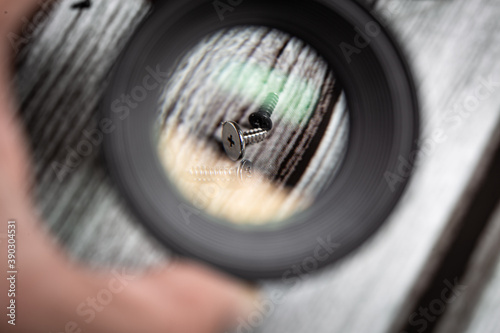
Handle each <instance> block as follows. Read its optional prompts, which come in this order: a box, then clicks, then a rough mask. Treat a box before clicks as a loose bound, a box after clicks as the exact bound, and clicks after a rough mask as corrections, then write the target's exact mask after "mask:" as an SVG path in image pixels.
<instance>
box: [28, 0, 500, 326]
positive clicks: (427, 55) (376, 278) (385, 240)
mask: <svg viewBox="0 0 500 333" xmlns="http://www.w3.org/2000/svg"><path fill="white" fill-rule="evenodd" d="M70 5H71V1H63V2H62V3H61V4H60V6H59V7H58V9H57V10H56V11H55V12H54V13H53V14H52V17H51V18H50V19H49V20H47V21H46V23H45V24H44V26H43V27H41V29H39V30H38V32H37V33H36V34H35V37H34V38H33V39H32V43H31V45H30V46H29V47H28V48H26V49H25V50H24V51H23V52H22V54H21V55H20V58H19V66H18V87H19V94H20V100H21V101H22V115H23V117H24V119H25V123H26V126H27V130H28V132H29V134H30V136H31V138H32V146H33V150H34V156H35V157H34V158H35V163H36V172H37V178H38V180H39V182H38V187H37V194H38V197H39V202H40V207H41V209H42V211H43V212H44V215H45V216H46V219H47V221H48V223H49V225H50V227H51V228H52V230H53V231H54V233H55V234H56V235H57V237H58V239H59V240H60V242H61V243H63V244H64V245H65V246H66V248H67V249H69V251H70V252H71V253H72V254H73V255H74V256H75V257H76V258H77V259H78V260H84V261H87V262H89V263H91V264H92V265H101V266H102V265H104V266H116V265H127V266H133V267H145V266H148V265H153V264H154V263H156V262H158V261H159V260H163V259H165V258H167V257H168V252H167V251H166V250H165V249H164V248H163V247H162V246H160V245H158V244H157V243H156V242H155V241H154V240H152V238H151V237H150V236H149V235H148V234H147V233H146V232H145V231H144V230H143V228H142V227H141V226H140V225H139V224H138V223H135V221H134V218H133V217H132V216H131V215H130V214H129V213H128V212H127V207H126V206H125V205H124V204H123V202H122V200H121V199H120V196H119V194H118V193H117V192H116V190H115V189H114V188H113V186H112V185H111V183H110V181H109V179H108V177H107V175H106V173H105V166H104V165H103V163H102V160H101V159H100V155H99V151H100V143H99V140H98V138H97V140H95V142H96V144H95V145H94V146H93V147H94V148H93V149H92V153H91V154H89V156H86V157H84V158H81V159H76V161H74V163H73V164H72V165H74V167H71V168H70V170H66V171H67V172H58V173H56V172H55V171H54V168H53V167H54V166H55V165H56V164H54V162H57V163H60V164H64V162H65V160H66V159H67V158H69V157H68V156H70V155H69V154H71V153H70V152H71V151H72V150H76V149H77V148H78V145H79V144H80V143H81V142H82V140H85V133H86V132H84V131H91V130H92V129H94V128H95V127H96V121H97V119H98V115H97V110H98V109H97V106H98V102H99V100H100V98H101V97H102V93H103V89H104V87H105V86H106V77H107V74H108V72H109V70H110V68H111V66H112V64H113V62H114V60H115V59H116V57H117V55H118V53H119V51H120V49H121V48H122V47H123V45H124V43H125V42H126V41H127V39H128V38H129V36H130V34H131V33H132V31H133V29H134V27H136V26H137V24H138V23H139V22H140V21H141V19H142V18H143V17H144V15H145V13H146V10H147V8H148V5H147V3H146V2H143V1H140V0H108V1H94V5H93V6H92V8H90V9H89V10H87V11H82V12H78V11H74V10H71V9H70ZM377 10H378V11H379V12H381V13H384V14H385V16H386V18H387V21H388V22H389V26H390V28H391V29H392V30H393V31H394V32H395V35H396V36H397V37H398V39H399V40H400V41H401V44H402V45H403V46H404V49H405V50H406V53H407V55H408V59H409V62H410V64H411V66H412V67H413V69H414V72H415V74H416V80H417V86H418V89H419V92H420V97H421V104H422V115H423V119H424V128H423V138H424V141H423V144H422V147H423V153H422V160H421V163H420V165H419V167H418V170H417V172H416V174H415V177H414V178H413V180H412V182H411V185H410V187H409V189H408V191H407V192H406V194H405V196H404V198H403V200H402V201H401V202H400V204H399V205H398V207H397V208H396V210H395V211H394V212H393V214H392V215H391V217H390V219H389V221H388V223H387V224H386V225H385V226H384V227H383V228H382V229H381V230H380V231H379V232H378V233H377V234H376V235H375V236H374V237H373V238H372V239H371V240H370V241H369V242H367V243H366V244H365V245H364V246H363V247H362V248H360V249H359V250H357V251H356V252H355V253H353V254H352V255H350V256H349V257H348V258H346V259H345V260H343V261H342V262H340V263H339V264H337V265H335V266H333V267H331V268H329V269H326V270H324V271H322V272H320V273H318V274H315V275H314V276H312V277H310V278H305V277H304V280H303V281H301V282H300V283H298V284H296V285H295V286H294V287H293V288H291V289H290V288H286V287H285V286H283V285H282V284H279V283H263V289H264V290H265V291H266V292H268V295H273V292H276V291H279V290H283V291H284V292H285V293H286V301H283V302H281V305H279V306H277V308H276V310H275V311H273V313H272V314H271V315H270V316H269V318H268V320H267V321H266V322H265V324H264V325H263V326H261V327H260V328H259V331H261V332H272V333H275V332H318V333H321V332H325V333H327V332H328V333H331V332H342V333H344V332H356V333H357V332H388V331H390V330H397V329H399V328H401V327H403V326H404V325H405V323H407V322H408V320H409V319H408V315H409V314H410V313H411V311H412V309H413V307H414V306H415V302H416V298H417V297H418V295H419V294H420V293H421V292H422V290H424V289H425V288H426V286H427V284H428V281H429V279H430V274H431V272H432V271H433V269H434V268H435V266H436V264H437V262H438V259H439V258H440V255H441V252H442V251H444V250H445V249H446V245H447V244H448V242H449V240H450V237H452V236H451V235H453V229H454V226H455V224H456V221H457V219H458V217H457V216H458V215H459V213H460V209H461V207H464V206H465V205H466V203H467V202H468V201H469V200H470V195H469V190H470V189H471V188H473V187H474V184H476V183H477V179H478V178H479V176H480V174H481V172H482V170H483V168H482V163H483V161H484V157H485V151H486V149H487V146H488V143H489V142H490V141H491V138H492V135H493V133H494V132H495V131H498V130H499V129H500V127H499V126H498V124H499V120H500V113H499V106H500V93H499V91H500V87H499V86H490V89H491V91H488V88H481V89H482V90H481V92H482V94H481V96H480V99H481V100H479V98H477V100H478V103H476V104H477V105H476V104H474V103H475V101H476V100H475V99H474V96H475V95H476V94H477V92H478V89H480V87H481V86H483V85H484V83H483V82H485V81H486V82H488V81H494V82H498V81H500V63H499V62H498V61H497V60H498V59H499V58H500V57H499V56H500V54H499V53H500V48H499V46H498V45H500V34H499V32H500V27H499V23H498V19H497V17H498V15H499V14H500V3H499V2H498V1H495V0H477V1H467V0H453V1H406V0H397V1H383V0H380V1H378V4H377ZM490 85H491V84H490ZM485 89H486V90H485ZM487 92H489V94H487ZM486 95H487V96H486ZM471 101H472V102H471ZM468 103H472V104H468ZM455 105H456V107H455ZM457 112H458V113H457ZM436 131H439V132H436ZM87 133H88V132H87ZM453 278H454V277H449V279H450V280H452V279H453ZM488 288H493V289H495V290H496V288H497V286H496V285H495V284H494V283H492V284H490V286H489V287H488ZM488 290H489V289H488ZM483 299H484V302H486V303H488V302H489V301H488V300H489V298H488V299H486V298H483ZM480 304H482V301H481V302H480ZM478 320H479V319H478ZM485 325H486V324H485ZM471 327H473V328H474V327H480V324H479V323H474V322H473V323H472V324H471ZM471 332H473V331H471Z"/></svg>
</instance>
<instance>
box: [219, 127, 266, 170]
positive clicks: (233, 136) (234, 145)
mask: <svg viewBox="0 0 500 333" xmlns="http://www.w3.org/2000/svg"><path fill="white" fill-rule="evenodd" d="M266 136H267V131H264V130H263V129H261V128H255V129H253V130H250V131H248V132H243V131H242V130H241V128H240V126H239V125H238V124H237V123H236V122H234V121H226V122H223V123H222V144H223V146H224V150H225V151H226V154H227V156H228V157H229V158H230V159H232V160H233V161H238V160H240V159H242V158H243V156H245V148H246V145H249V144H252V143H258V142H262V141H264V139H265V138H266Z"/></svg>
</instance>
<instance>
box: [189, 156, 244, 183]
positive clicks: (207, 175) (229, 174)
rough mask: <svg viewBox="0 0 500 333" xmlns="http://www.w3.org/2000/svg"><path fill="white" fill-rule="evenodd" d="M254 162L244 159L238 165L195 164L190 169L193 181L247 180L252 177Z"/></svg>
mask: <svg viewBox="0 0 500 333" xmlns="http://www.w3.org/2000/svg"><path fill="white" fill-rule="evenodd" d="M252 168H253V164H252V162H250V161H247V160H243V161H242V162H241V163H240V165H238V166H237V167H224V166H217V167H207V166H194V167H192V168H191V169H190V170H189V173H190V175H191V177H192V180H193V181H197V182H215V181H227V182H233V181H245V179H247V178H249V177H251V175H252Z"/></svg>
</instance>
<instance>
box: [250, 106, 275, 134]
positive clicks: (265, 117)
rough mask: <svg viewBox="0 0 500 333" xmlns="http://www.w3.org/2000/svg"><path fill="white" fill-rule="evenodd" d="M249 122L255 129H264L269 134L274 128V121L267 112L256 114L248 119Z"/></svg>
mask: <svg viewBox="0 0 500 333" xmlns="http://www.w3.org/2000/svg"><path fill="white" fill-rule="evenodd" d="M248 121H249V122H250V125H252V127H253V128H262V129H263V130H264V131H268V132H269V131H270V130H271V129H272V128H273V121H272V120H271V116H270V115H269V114H268V113H267V112H262V111H258V112H254V113H252V114H251V115H250V116H249V117H248Z"/></svg>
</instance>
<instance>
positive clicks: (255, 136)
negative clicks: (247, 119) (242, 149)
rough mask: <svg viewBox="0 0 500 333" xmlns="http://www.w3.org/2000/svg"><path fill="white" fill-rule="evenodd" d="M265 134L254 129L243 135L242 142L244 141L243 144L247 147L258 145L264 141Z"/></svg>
mask: <svg viewBox="0 0 500 333" xmlns="http://www.w3.org/2000/svg"><path fill="white" fill-rule="evenodd" d="M267 134H268V132H267V131H264V130H263V129H262V128H255V129H252V130H250V131H247V132H245V133H243V140H245V144H247V145H250V144H252V143H259V142H262V141H264V140H265V139H266V137H267Z"/></svg>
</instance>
